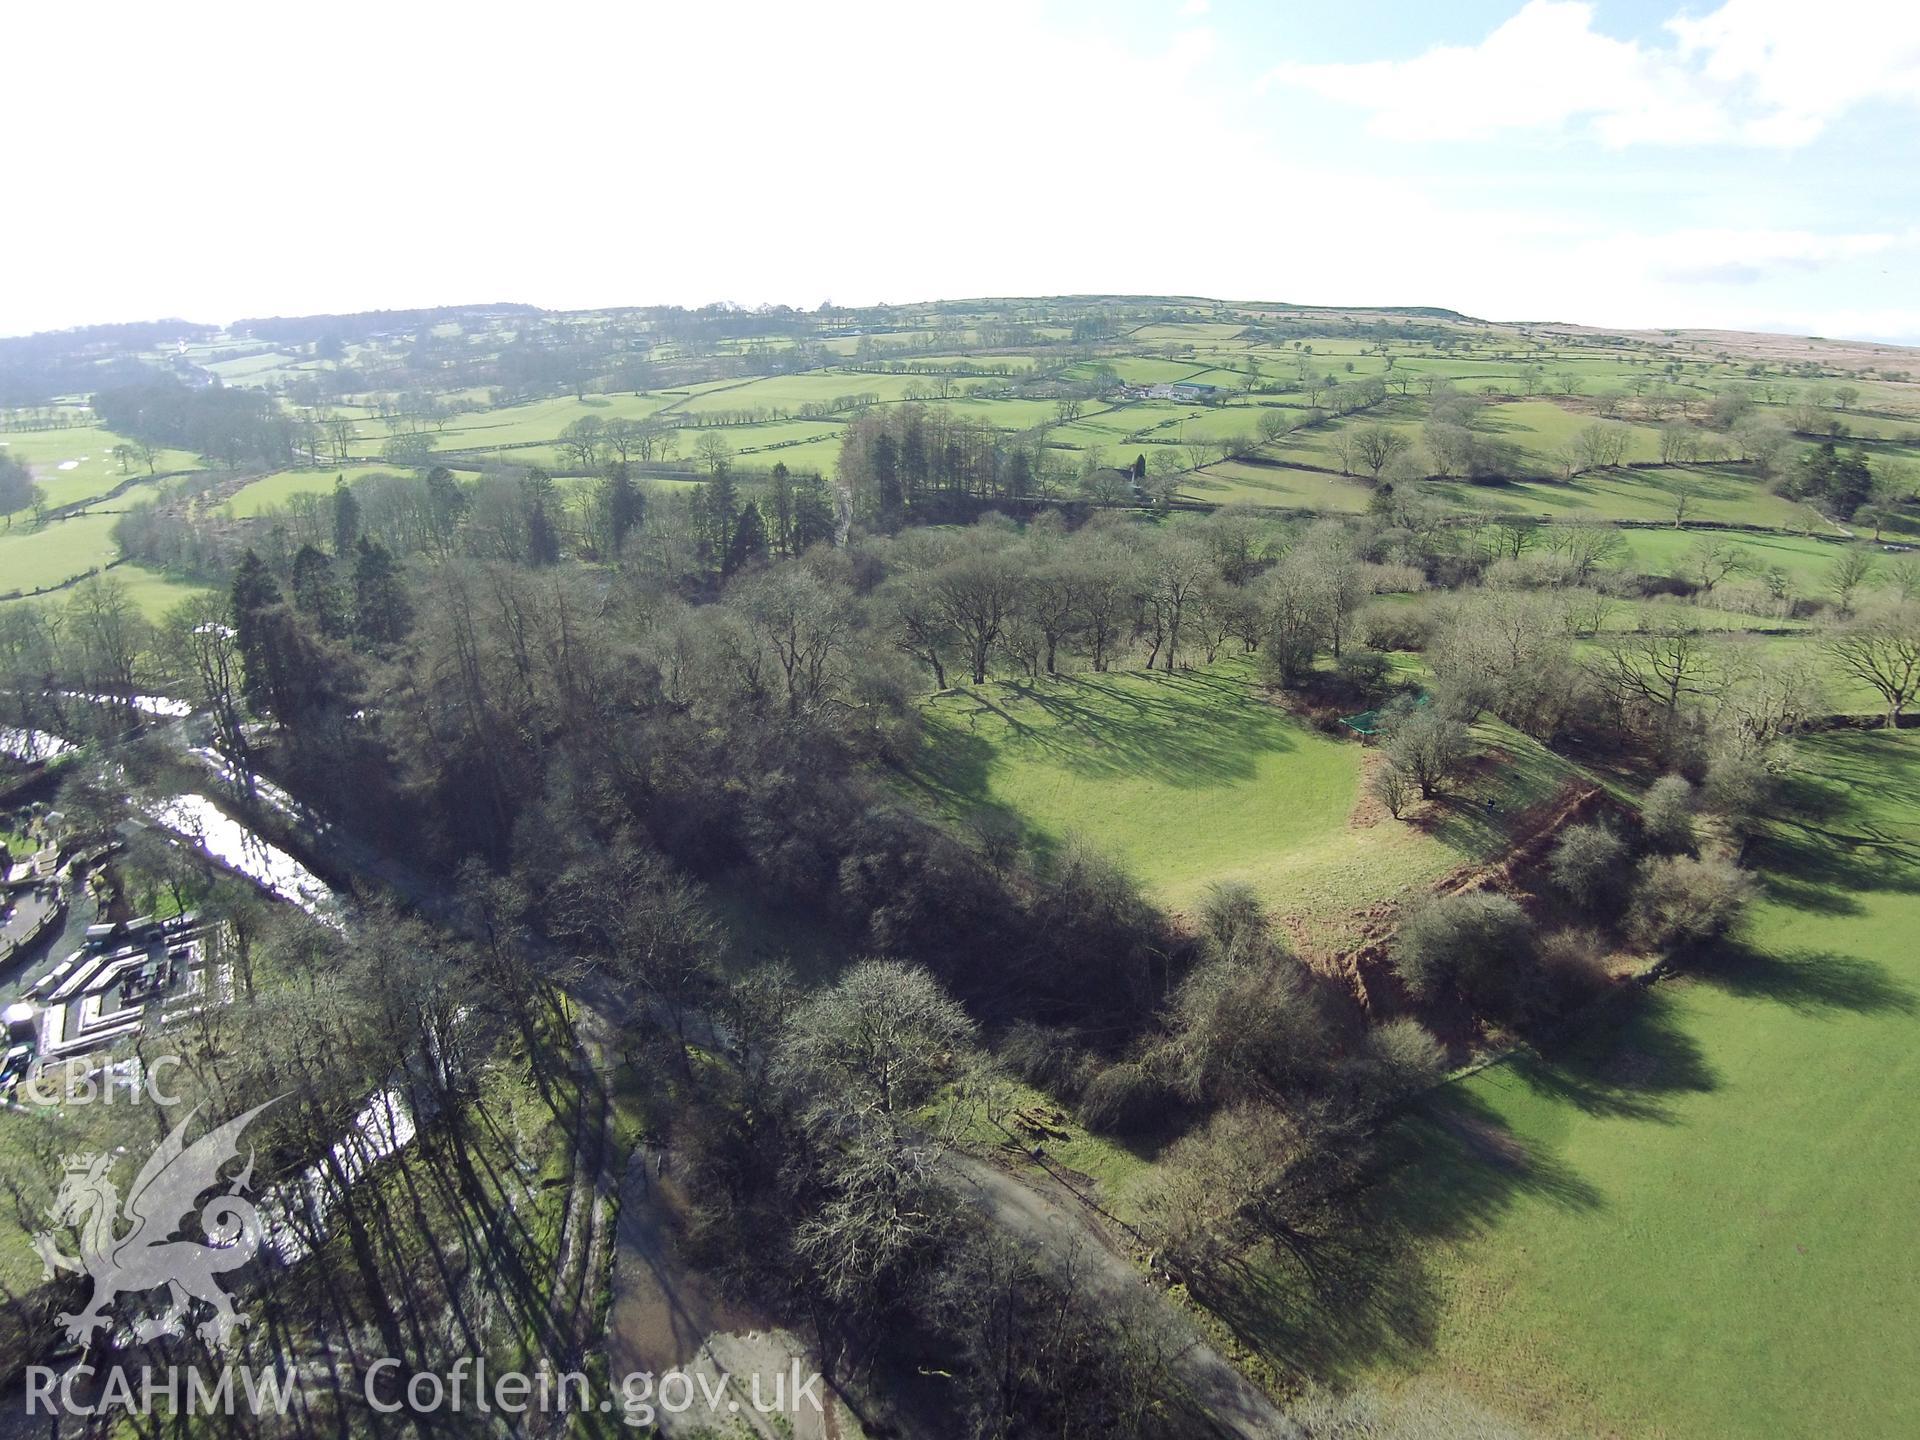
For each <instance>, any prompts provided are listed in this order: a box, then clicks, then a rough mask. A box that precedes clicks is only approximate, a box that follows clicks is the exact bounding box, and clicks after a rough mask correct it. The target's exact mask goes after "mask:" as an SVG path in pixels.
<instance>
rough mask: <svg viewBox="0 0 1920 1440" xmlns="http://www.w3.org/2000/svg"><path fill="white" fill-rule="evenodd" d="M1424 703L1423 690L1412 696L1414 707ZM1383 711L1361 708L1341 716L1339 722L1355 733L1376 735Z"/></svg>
mask: <svg viewBox="0 0 1920 1440" xmlns="http://www.w3.org/2000/svg"><path fill="white" fill-rule="evenodd" d="M1426 703H1427V694H1426V692H1425V691H1424V690H1423V691H1421V692H1420V694H1418V695H1416V696H1414V699H1413V704H1414V708H1415V709H1418V708H1419V707H1420V706H1422V705H1425V704H1426ZM1383 713H1384V712H1382V711H1379V710H1362V711H1361V712H1360V713H1359V714H1358V715H1345V716H1342V717H1341V720H1340V723H1341V724H1342V725H1344V726H1346V727H1347V729H1349V730H1351V731H1353V733H1354V734H1356V735H1378V734H1379V733H1380V716H1381V715H1382V714H1383Z"/></svg>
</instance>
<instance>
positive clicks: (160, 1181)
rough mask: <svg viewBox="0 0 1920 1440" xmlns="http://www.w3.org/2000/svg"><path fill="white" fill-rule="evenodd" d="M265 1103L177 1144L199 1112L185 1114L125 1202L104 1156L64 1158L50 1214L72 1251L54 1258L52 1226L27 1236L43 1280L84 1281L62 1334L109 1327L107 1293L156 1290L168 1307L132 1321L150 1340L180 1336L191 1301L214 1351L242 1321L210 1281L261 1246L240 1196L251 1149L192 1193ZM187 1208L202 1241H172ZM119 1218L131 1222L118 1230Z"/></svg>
mask: <svg viewBox="0 0 1920 1440" xmlns="http://www.w3.org/2000/svg"><path fill="white" fill-rule="evenodd" d="M273 1103H274V1102H273V1101H272V1100H269V1101H267V1102H266V1104H265V1105H256V1106H255V1107H254V1108H253V1109H251V1110H249V1111H247V1113H246V1114H244V1115H241V1116H239V1117H238V1118H236V1119H233V1120H229V1121H227V1123H226V1124H224V1125H220V1126H217V1127H216V1128H214V1129H212V1130H209V1131H208V1132H207V1133H206V1134H205V1135H202V1136H201V1137H200V1138H199V1139H198V1140H196V1141H194V1142H193V1143H192V1144H191V1145H189V1144H188V1143H187V1140H186V1136H187V1126H188V1125H190V1124H191V1123H192V1122H193V1117H194V1116H195V1115H197V1114H199V1113H200V1112H199V1110H198V1108H195V1109H194V1110H192V1111H189V1112H188V1114H187V1117H186V1118H185V1119H184V1120H182V1121H181V1122H180V1123H179V1124H178V1125H176V1126H174V1128H173V1132H172V1133H171V1134H169V1135H168V1136H167V1138H166V1139H165V1140H163V1141H161V1142H160V1145H159V1148H158V1149H156V1150H155V1151H154V1152H153V1155H152V1157H151V1158H149V1159H148V1161H147V1163H146V1164H145V1165H143V1166H141V1167H140V1173H139V1174H138V1175H137V1176H135V1177H134V1181H133V1188H132V1190H131V1191H130V1192H129V1193H128V1195H127V1200H126V1205H125V1207H124V1208H123V1207H122V1206H121V1203H120V1188H119V1186H117V1185H116V1184H114V1182H113V1181H112V1180H111V1179H109V1178H108V1174H107V1172H108V1171H109V1170H110V1169H111V1168H112V1165H113V1156H112V1155H100V1154H84V1155H73V1156H69V1157H67V1160H66V1175H65V1178H64V1179H63V1180H62V1182H61V1185H60V1190H59V1193H58V1194H57V1195H56V1196H55V1197H54V1202H53V1205H52V1207H51V1209H50V1212H49V1213H50V1214H51V1215H52V1217H53V1219H54V1221H55V1222H56V1223H58V1224H61V1225H71V1226H74V1227H75V1228H77V1229H78V1231H79V1233H80V1253H79V1255H78V1256H70V1255H65V1254H62V1253H61V1251H60V1248H59V1244H58V1241H57V1240H56V1238H55V1236H54V1234H53V1232H51V1231H47V1230H43V1231H41V1232H40V1233H39V1234H37V1235H35V1236H34V1238H33V1246H34V1249H36V1250H37V1251H39V1252H40V1258H41V1260H42V1261H43V1262H44V1263H45V1265H46V1277H47V1278H48V1279H52V1278H53V1275H54V1272H55V1271H56V1270H67V1271H71V1272H73V1273H75V1274H85V1275H87V1276H88V1277H90V1278H91V1279H92V1281H93V1298H92V1300H91V1301H90V1302H89V1303H88V1305H87V1307H86V1308H85V1309H84V1310H82V1311H80V1312H79V1313H78V1314H64V1315H61V1316H60V1317H59V1323H60V1324H61V1325H63V1326H64V1327H65V1328H66V1332H67V1336H68V1338H69V1339H71V1340H73V1341H75V1342H77V1343H80V1344H86V1343H88V1342H89V1341H90V1340H91V1339H92V1336H93V1332H94V1331H96V1330H98V1329H100V1328H102V1327H103V1326H105V1325H107V1324H108V1323H109V1317H108V1313H107V1312H108V1307H109V1306H111V1305H112V1303H113V1300H114V1297H115V1296H116V1295H119V1294H128V1295H137V1294H139V1293H141V1292H143V1291H147V1290H158V1289H160V1288H162V1287H165V1289H166V1291H167V1295H168V1299H169V1302H170V1303H169V1306H168V1308H167V1309H166V1310H165V1311H163V1312H162V1313H161V1314H159V1315H157V1316H153V1317H150V1318H148V1319H145V1320H142V1321H141V1322H139V1323H138V1324H137V1325H135V1327H134V1333H135V1335H136V1336H138V1337H139V1338H140V1339H142V1340H152V1339H156V1338H158V1337H159V1336H162V1335H178V1334H182V1333H184V1330H185V1327H186V1324H187V1321H188V1317H189V1312H190V1309H191V1303H192V1301H194V1300H199V1301H202V1302H204V1303H205V1304H207V1305H211V1306H212V1307H213V1314H212V1315H211V1316H209V1317H208V1318H207V1319H206V1320H204V1321H203V1322H201V1324H200V1325H199V1327H198V1329H199V1334H200V1336H201V1338H202V1339H204V1340H206V1341H207V1342H208V1343H209V1344H212V1345H216V1346H219V1347H220V1348H223V1349H224V1348H225V1347H226V1346H228V1345H229V1344H231V1343H232V1339H233V1331H234V1327H235V1326H237V1325H240V1324H242V1323H244V1322H245V1321H246V1319H247V1317H246V1316H245V1315H242V1314H240V1313H239V1312H237V1311H236V1310H235V1309H234V1308H233V1302H232V1301H230V1300H229V1299H228V1298H227V1296H226V1293H225V1292H224V1291H223V1290H221V1288H220V1287H219V1285H218V1284H216V1283H215V1277H216V1276H218V1275H223V1274H225V1273H226V1272H227V1271H229V1270H237V1269H239V1268H240V1267H241V1266H242V1265H245V1264H246V1263H247V1262H248V1261H249V1260H251V1259H252V1258H253V1257H254V1255H255V1253H257V1252H258V1250H259V1248H260V1237H261V1226H260V1214H259V1211H257V1210H256V1209H255V1208H254V1206H253V1202H252V1201H250V1200H247V1199H246V1198H244V1197H243V1195H242V1194H241V1192H242V1191H244V1190H249V1189H251V1188H252V1180H253V1155H252V1152H251V1151H249V1152H248V1155H247V1161H246V1165H245V1166H244V1168H242V1169H241V1170H240V1172H239V1173H238V1174H236V1175H235V1176H234V1177H233V1178H232V1179H231V1180H230V1181H229V1182H228V1184H227V1188H226V1189H225V1190H224V1191H222V1192H221V1193H220V1194H217V1195H215V1196H213V1197H212V1198H211V1199H209V1200H208V1201H207V1202H206V1203H205V1204H204V1205H202V1204H200V1197H201V1196H202V1195H204V1194H205V1193H206V1192H207V1191H208V1190H211V1189H213V1188H214V1187H215V1186H216V1185H218V1184H219V1183H220V1171H221V1169H222V1168H223V1167H224V1166H225V1165H226V1164H227V1162H228V1161H230V1160H235V1159H237V1158H239V1154H240V1149H239V1140H240V1133H241V1131H243V1130H245V1129H246V1128H247V1125H248V1124H249V1123H250V1122H251V1121H252V1120H253V1118H254V1117H255V1116H256V1115H258V1114H259V1113H260V1112H261V1111H262V1110H265V1109H266V1108H267V1105H271V1104H273ZM196 1209H197V1210H198V1211H199V1221H200V1229H201V1230H202V1232H203V1233H204V1234H205V1235H206V1237H207V1243H206V1244H202V1243H200V1242H199V1241H197V1240H183V1239H177V1238H175V1233H176V1232H177V1231H178V1230H179V1229H180V1228H181V1225H182V1222H183V1221H184V1220H186V1219H187V1218H188V1217H190V1216H192V1215H193V1213H194V1211H195V1210H196ZM123 1223H124V1224H128V1225H131V1226H132V1228H131V1229H130V1230H128V1231H127V1232H126V1233H124V1234H122V1233H121V1228H120V1227H121V1225H122V1224H123Z"/></svg>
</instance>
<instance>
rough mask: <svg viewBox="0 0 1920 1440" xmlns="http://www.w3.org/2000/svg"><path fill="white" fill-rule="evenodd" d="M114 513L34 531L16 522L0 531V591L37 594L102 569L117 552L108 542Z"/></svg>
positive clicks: (73, 518)
mask: <svg viewBox="0 0 1920 1440" xmlns="http://www.w3.org/2000/svg"><path fill="white" fill-rule="evenodd" d="M119 518H120V516H119V513H118V512H117V511H102V510H96V511H92V512H90V513H89V514H86V515H74V516H70V517H69V518H67V519H65V520H57V521H54V522H52V523H50V524H48V525H47V527H46V528H45V529H44V530H34V529H33V528H32V526H31V525H30V524H22V523H20V521H19V520H18V519H16V521H15V523H14V527H13V529H11V530H7V531H0V591H7V590H38V589H40V588H42V587H44V586H47V585H57V584H59V583H60V582H61V581H62V580H66V579H69V578H71V577H73V576H75V575H79V574H82V573H83V572H85V571H86V570H88V569H89V568H91V567H92V566H95V565H105V564H106V563H107V562H108V561H109V560H112V559H113V558H114V557H115V556H116V555H117V554H119V551H118V550H117V549H116V548H115V547H114V543H113V539H112V530H113V525H114V522H115V521H116V520H118V519H119Z"/></svg>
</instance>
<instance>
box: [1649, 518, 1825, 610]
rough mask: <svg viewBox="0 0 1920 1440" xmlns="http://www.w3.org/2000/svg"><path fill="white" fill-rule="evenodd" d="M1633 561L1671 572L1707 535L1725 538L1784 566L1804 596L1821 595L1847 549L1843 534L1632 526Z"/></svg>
mask: <svg viewBox="0 0 1920 1440" xmlns="http://www.w3.org/2000/svg"><path fill="white" fill-rule="evenodd" d="M1622 533H1623V538H1624V539H1625V541H1626V545H1627V553H1628V555H1629V556H1631V557H1632V563H1633V564H1634V565H1635V566H1637V567H1638V568H1639V569H1640V570H1641V571H1642V572H1643V573H1645V574H1648V575H1672V574H1676V573H1678V572H1679V571H1680V570H1683V569H1685V562H1686V556H1687V552H1688V551H1690V550H1692V549H1693V547H1694V546H1696V545H1698V544H1699V543H1700V542H1701V540H1702V539H1710V540H1726V541H1729V542H1731V543H1732V544H1734V545H1737V546H1739V547H1740V548H1741V549H1742V550H1744V551H1746V552H1747V554H1748V555H1749V557H1750V563H1751V564H1752V565H1753V566H1754V567H1755V568H1757V569H1761V570H1766V569H1771V568H1772V567H1773V566H1776V565H1777V566H1779V567H1780V568H1781V569H1782V570H1784V571H1786V572H1787V574H1788V575H1789V576H1791V577H1792V579H1793V583H1794V588H1795V590H1796V591H1798V592H1799V593H1800V594H1803V595H1818V594H1819V593H1820V592H1821V589H1822V587H1823V586H1824V585H1825V584H1826V579H1827V574H1828V572H1829V571H1830V570H1831V569H1832V567H1833V562H1834V561H1835V560H1836V559H1838V558H1839V557H1840V555H1841V553H1842V552H1843V549H1844V544H1843V543H1842V542H1841V541H1840V539H1839V537H1835V538H1834V539H1832V540H1822V539H1817V538H1815V537H1814V536H1811V535H1759V534H1753V533H1750V532H1743V533H1734V534H1725V535H1718V534H1713V533H1711V532H1703V531H1699V530H1670V529H1660V530H1627V531H1624V532H1622Z"/></svg>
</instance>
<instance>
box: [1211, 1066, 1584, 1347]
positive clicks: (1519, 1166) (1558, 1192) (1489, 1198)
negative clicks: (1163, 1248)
mask: <svg viewBox="0 0 1920 1440" xmlns="http://www.w3.org/2000/svg"><path fill="white" fill-rule="evenodd" d="M1381 1177H1382V1178H1381V1183H1380V1184H1379V1185H1378V1187H1377V1188H1375V1189H1374V1190H1373V1191H1372V1192H1370V1193H1369V1194H1368V1195H1367V1196H1366V1197H1365V1198H1364V1200H1363V1201H1362V1202H1361V1204H1360V1205H1359V1206H1358V1207H1357V1209H1356V1212H1355V1213H1354V1214H1353V1216H1352V1217H1351V1223H1349V1224H1348V1225H1346V1226H1345V1227H1344V1228H1343V1229H1342V1230H1341V1231H1340V1232H1339V1233H1338V1234H1337V1235H1334V1236H1332V1237H1329V1238H1323V1239H1321V1240H1318V1241H1316V1242H1315V1243H1314V1244H1313V1245H1312V1246H1311V1247H1310V1249H1309V1250H1308V1251H1307V1252H1306V1255H1305V1258H1304V1260H1303V1259H1301V1258H1299V1257H1296V1256H1294V1255H1293V1254H1291V1253H1290V1252H1285V1251H1281V1250H1279V1249H1278V1248H1277V1247H1265V1248H1262V1249H1261V1250H1259V1251H1256V1252H1254V1253H1252V1254H1250V1255H1248V1256H1245V1257H1243V1258H1242V1259H1241V1260H1240V1261H1238V1262H1237V1263H1234V1264H1232V1265H1230V1266H1228V1267H1225V1268H1224V1269H1223V1270H1222V1271H1220V1272H1219V1273H1216V1274H1213V1275H1210V1276H1208V1277H1206V1279H1205V1280H1204V1281H1197V1282H1196V1283H1195V1284H1194V1286H1193V1295H1194V1298H1195V1299H1196V1300H1198V1301H1199V1302H1200V1303H1201V1304H1203V1305H1205V1306H1206V1308H1207V1309H1208V1310H1210V1311H1211V1312H1213V1314H1215V1315H1216V1316H1218V1317H1219V1318H1220V1320H1221V1321H1222V1322H1224V1323H1225V1324H1226V1325H1227V1326H1228V1327H1229V1328H1230V1329H1231V1330H1232V1331H1233V1333H1234V1335H1235V1336H1236V1337H1237V1338H1238V1339H1239V1340H1240V1341H1241V1342H1242V1343H1243V1344H1245V1345H1247V1346H1248V1347H1249V1348H1250V1349H1253V1350H1256V1351H1258V1352H1259V1353H1260V1354H1261V1355H1263V1356H1264V1357H1266V1358H1267V1359H1268V1360H1270V1361H1272V1362H1273V1363H1274V1364H1276V1365H1277V1366H1280V1367H1282V1368H1284V1369H1287V1370H1291V1371H1295V1372H1298V1373H1304V1374H1307V1375H1311V1376H1313V1377H1314V1378H1315V1379H1317V1380H1319V1381H1320V1382H1321V1383H1323V1384H1332V1385H1339V1384H1343V1383H1346V1382H1350V1381H1353V1380H1356V1379H1360V1378H1363V1377H1364V1376H1365V1375H1366V1374H1367V1373H1369V1372H1370V1371H1372V1370H1373V1369H1374V1368H1375V1367H1377V1366H1379V1365H1380V1364H1382V1363H1383V1362H1385V1363H1390V1364H1403V1363H1408V1362H1412V1361H1414V1360H1417V1359H1418V1358H1419V1357H1420V1356H1421V1355H1423V1354H1424V1353H1426V1352H1427V1351H1428V1350H1430V1349H1431V1348H1432V1345H1433V1342H1434V1336H1435V1332H1436V1328H1437V1325H1438V1321H1439V1317H1440V1315H1441V1313H1442V1311H1443V1309H1444V1306H1445V1298H1446V1297H1445V1295H1444V1293H1443V1291H1442V1290H1441V1288H1440V1286H1439V1283H1438V1279H1437V1276H1436V1275H1435V1274H1434V1271H1433V1268H1432V1260H1431V1256H1432V1246H1433V1244H1434V1243H1435V1242H1440V1241H1445V1242H1459V1241H1465V1240H1469V1239H1472V1238H1473V1237H1475V1236H1477V1235H1481V1234H1484V1233H1486V1232H1488V1231H1490V1230H1492V1229H1493V1228H1494V1227H1495V1226H1496V1225H1497V1224H1498V1222H1499V1221H1500V1219H1501V1218H1502V1217H1503V1216H1504V1215H1506V1213H1507V1212H1508V1211H1509V1210H1511V1209H1512V1208H1513V1206H1514V1205H1515V1204H1517V1203H1519V1202H1520V1201H1522V1200H1523V1199H1528V1198H1534V1199H1539V1200H1543V1201H1545V1202H1546V1203H1549V1204H1551V1205H1554V1206H1556V1207H1560V1208H1564V1209H1568V1210H1572V1211H1577V1212H1586V1211H1593V1210H1598V1209H1599V1208H1600V1207H1601V1206H1602V1205H1603V1203H1604V1200H1603V1197H1602V1196H1601V1195H1600V1193H1599V1192H1598V1191H1597V1190H1595V1189H1594V1188H1593V1187H1592V1186H1591V1185H1589V1184H1587V1183H1586V1182H1585V1181H1584V1180H1582V1179H1580V1178H1579V1177H1578V1176H1577V1175H1575V1174H1574V1173H1573V1172H1572V1171H1571V1170H1569V1169H1568V1168H1567V1167H1566V1166H1565V1165H1563V1164H1561V1163H1560V1162H1559V1161H1558V1160H1557V1159H1556V1158H1554V1157H1553V1156H1551V1155H1547V1154H1544V1153H1541V1152H1539V1151H1537V1150H1534V1149H1531V1148H1530V1147H1528V1146H1527V1145H1525V1144H1524V1143H1523V1142H1522V1141H1521V1140H1520V1139H1519V1138H1518V1137H1516V1136H1515V1135H1514V1134H1513V1133H1512V1132H1511V1131H1509V1130H1508V1129H1507V1128H1506V1127H1505V1125H1504V1124H1503V1123H1502V1122H1501V1121H1500V1119H1499V1117H1498V1116H1497V1115H1496V1114H1495V1113H1494V1112H1493V1110H1492V1108H1491V1107H1490V1106H1488V1105H1487V1104H1486V1102H1485V1101H1484V1100H1482V1099H1480V1098H1479V1097H1478V1096H1476V1095H1474V1094H1473V1093H1472V1092H1470V1091H1467V1090H1464V1089H1462V1088H1461V1087H1459V1086H1451V1087H1448V1088H1447V1089H1446V1090H1444V1091H1441V1092H1438V1093H1437V1094H1436V1095H1435V1096H1433V1097H1429V1099H1427V1100H1426V1101H1424V1102H1422V1103H1421V1105H1419V1106H1418V1107H1417V1108H1416V1109H1415V1110H1414V1111H1413V1112H1411V1113H1409V1114H1408V1115H1406V1116H1405V1117H1404V1118H1403V1119H1402V1120H1401V1121H1400V1123H1398V1124H1397V1125H1395V1126H1394V1127H1393V1129H1392V1130H1391V1131H1389V1132H1388V1134H1387V1135H1386V1137H1385V1139H1384V1142H1383V1146H1382V1156H1381Z"/></svg>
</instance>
